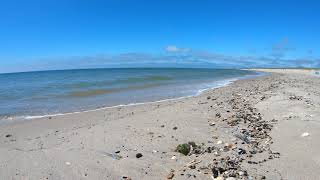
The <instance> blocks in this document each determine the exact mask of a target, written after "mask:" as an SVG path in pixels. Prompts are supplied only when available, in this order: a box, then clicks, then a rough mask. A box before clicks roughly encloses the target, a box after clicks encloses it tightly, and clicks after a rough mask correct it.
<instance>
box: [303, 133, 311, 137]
mask: <svg viewBox="0 0 320 180" xmlns="http://www.w3.org/2000/svg"><path fill="white" fill-rule="evenodd" d="M307 136H310V134H309V133H308V132H304V133H302V134H301V137H307Z"/></svg>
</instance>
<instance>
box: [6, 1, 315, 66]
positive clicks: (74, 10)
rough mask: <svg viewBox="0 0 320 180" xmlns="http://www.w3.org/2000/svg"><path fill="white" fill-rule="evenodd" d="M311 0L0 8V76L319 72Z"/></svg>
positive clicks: (51, 4)
mask: <svg viewBox="0 0 320 180" xmlns="http://www.w3.org/2000/svg"><path fill="white" fill-rule="evenodd" d="M319 9H320V1H317V0H313V1H312V0H300V1H298V0H290V1H289V0H288V1H286V0H282V1H273V0H260V1H256V0H255V1H254V0H252V1H250V0H224V1H222V0H219V1H218V0H216V1H215V0H157V1H156V0H38V1H36V0H28V1H27V0H19V1H18V0H1V1H0V72H13V71H33V70H45V69H69V68H96V67H140V66H151V67H166V66H170V67H171V66H172V67H282V66H290V67H295V66H299V67H319V66H320V62H319V61H320V60H319V59H320V58H319V57H320V52H319V46H320V45H319V42H320V36H319V35H320V23H319V18H320V11H319Z"/></svg>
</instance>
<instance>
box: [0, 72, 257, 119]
mask: <svg viewBox="0 0 320 180" xmlns="http://www.w3.org/2000/svg"><path fill="white" fill-rule="evenodd" d="M260 75H262V74H260V73H257V72H253V71H247V70H238V69H203V68H202V69H195V68H114V69H110V68H109V69H81V70H55V71H39V72H21V73H7V74H0V119H8V118H20V119H32V118H36V117H41V116H48V115H55V114H63V113H72V112H81V111H87V110H94V109H98V108H103V107H111V106H123V105H132V104H137V103H145V102H154V101H161V100H167V99H174V98H180V97H186V96H196V95H198V94H200V93H201V92H203V91H204V90H207V89H212V88H217V87H221V86H226V85H228V84H230V83H231V82H233V81H235V80H238V79H242V78H250V77H255V76H260Z"/></svg>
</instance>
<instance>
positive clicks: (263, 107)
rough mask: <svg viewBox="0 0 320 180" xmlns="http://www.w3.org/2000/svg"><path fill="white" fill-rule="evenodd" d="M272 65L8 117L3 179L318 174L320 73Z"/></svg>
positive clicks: (1, 139)
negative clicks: (188, 86) (179, 87)
mask: <svg viewBox="0 0 320 180" xmlns="http://www.w3.org/2000/svg"><path fill="white" fill-rule="evenodd" d="M263 71H267V70H263ZM272 71H273V73H272V74H271V75H269V76H266V77H259V78H256V79H247V80H239V81H236V82H235V83H233V84H231V85H229V86H227V87H222V88H218V89H214V90H209V91H206V92H204V93H203V94H201V95H199V96H197V97H189V98H181V99H177V100H170V101H165V102H157V103H147V104H142V105H135V106H125V107H115V108H110V109H104V110H97V111H91V112H84V113H77V114H69V115H62V116H55V117H50V118H48V117H46V118H40V119H33V120H26V121H22V122H12V123H9V124H4V125H2V126H0V132H1V133H0V175H1V179H68V180H69V179H108V180H109V179H110V180H120V179H130V178H131V179H133V180H140V179H146V180H152V179H167V178H172V179H212V177H213V176H225V177H227V176H235V177H236V178H237V179H264V178H266V179H272V180H277V179H279V180H280V179H288V180H295V179H303V180H308V179H310V180H314V179H319V175H320V151H319V150H318V149H319V148H320V141H319V140H318V139H317V138H318V137H320V131H319V130H320V109H319V107H320V78H319V77H316V76H313V75H312V76H311V75H310V74H309V73H306V72H303V70H301V72H300V70H296V71H299V73H290V72H287V71H286V72H287V73H282V70H279V72H280V73H279V72H278V71H275V70H272ZM268 72H270V71H268ZM303 133H304V135H306V136H304V137H302V136H301V135H302V134H303ZM190 141H192V142H194V143H195V144H196V145H197V146H196V147H194V148H193V150H192V151H191V152H190V153H189V155H188V156H185V155H183V154H180V153H179V152H175V149H176V147H177V145H178V144H182V143H188V142H190ZM226 143H227V144H226ZM188 147H189V146H188ZM138 153H141V154H142V157H140V158H137V157H136V156H137V154H138ZM190 162H191V163H190ZM172 176H173V177H172ZM229 179H230V178H229ZM230 180H231V179H230Z"/></svg>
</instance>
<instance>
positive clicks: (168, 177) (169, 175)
mask: <svg viewBox="0 0 320 180" xmlns="http://www.w3.org/2000/svg"><path fill="white" fill-rule="evenodd" d="M173 177H174V170H173V169H171V172H170V173H169V174H168V175H167V179H172V178H173Z"/></svg>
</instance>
